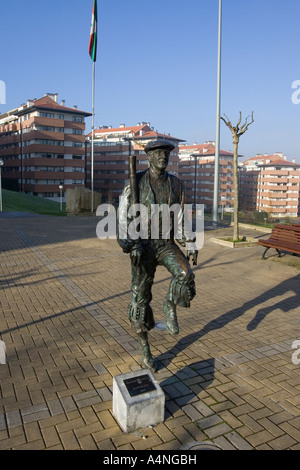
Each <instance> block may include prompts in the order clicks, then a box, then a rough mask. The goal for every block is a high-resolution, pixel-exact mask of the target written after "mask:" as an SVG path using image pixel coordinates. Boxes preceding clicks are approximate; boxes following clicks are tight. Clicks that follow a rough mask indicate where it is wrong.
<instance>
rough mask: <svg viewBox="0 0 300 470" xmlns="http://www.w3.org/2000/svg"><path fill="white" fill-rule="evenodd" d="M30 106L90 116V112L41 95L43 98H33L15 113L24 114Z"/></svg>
mask: <svg viewBox="0 0 300 470" xmlns="http://www.w3.org/2000/svg"><path fill="white" fill-rule="evenodd" d="M31 107H33V108H39V109H49V110H56V111H60V112H72V113H78V114H84V115H85V116H91V115H92V114H91V113H88V112H86V111H80V110H79V109H77V108H68V107H67V106H63V105H60V104H58V103H56V101H54V100H53V99H52V98H50V96H43V98H39V99H37V100H33V104H30V105H29V106H27V105H25V106H24V107H23V109H21V110H20V111H18V113H16V114H19V113H20V114H24V113H26V111H28V109H30V108H31Z"/></svg>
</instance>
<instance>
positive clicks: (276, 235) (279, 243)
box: [258, 224, 300, 259]
mask: <svg viewBox="0 0 300 470" xmlns="http://www.w3.org/2000/svg"><path fill="white" fill-rule="evenodd" d="M258 244H259V245H262V246H264V247H266V250H265V251H264V253H263V255H262V258H263V259H265V255H266V253H267V251H268V250H269V249H270V248H274V249H275V250H276V251H277V253H278V256H279V258H280V257H281V254H282V252H285V253H289V254H294V255H300V224H290V225H285V224H276V225H275V226H274V228H273V230H272V232H271V235H270V237H269V238H268V239H266V240H259V241H258Z"/></svg>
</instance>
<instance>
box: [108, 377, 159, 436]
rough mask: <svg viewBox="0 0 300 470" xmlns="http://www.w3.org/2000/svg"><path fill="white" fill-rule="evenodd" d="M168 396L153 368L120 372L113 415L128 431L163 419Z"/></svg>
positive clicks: (115, 380)
mask: <svg viewBox="0 0 300 470" xmlns="http://www.w3.org/2000/svg"><path fill="white" fill-rule="evenodd" d="M164 410H165V395H164V392H163V390H162V388H161V387H160V386H159V384H158V383H157V381H156V380H155V378H154V376H153V374H152V373H151V371H150V370H147V371H146V370H145V369H143V370H139V371H135V372H129V373H127V374H121V375H117V376H115V377H114V379H113V415H114V417H115V418H116V419H117V421H118V422H119V424H120V426H121V428H122V429H123V431H125V432H131V431H135V430H137V429H141V428H145V427H147V426H151V425H153V426H154V425H156V424H159V423H161V422H163V420H164Z"/></svg>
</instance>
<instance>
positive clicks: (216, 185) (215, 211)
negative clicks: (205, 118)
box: [213, 0, 222, 227]
mask: <svg viewBox="0 0 300 470" xmlns="http://www.w3.org/2000/svg"><path fill="white" fill-rule="evenodd" d="M221 30H222V0H219V33H218V78H217V118H216V144H215V173H214V200H213V226H214V227H217V226H218V202H219V157H220V103H221V98H220V97H221V38H222V31H221Z"/></svg>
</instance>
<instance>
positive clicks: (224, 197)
mask: <svg viewBox="0 0 300 470" xmlns="http://www.w3.org/2000/svg"><path fill="white" fill-rule="evenodd" d="M221 201H222V220H223V218H224V201H226V196H221Z"/></svg>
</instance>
